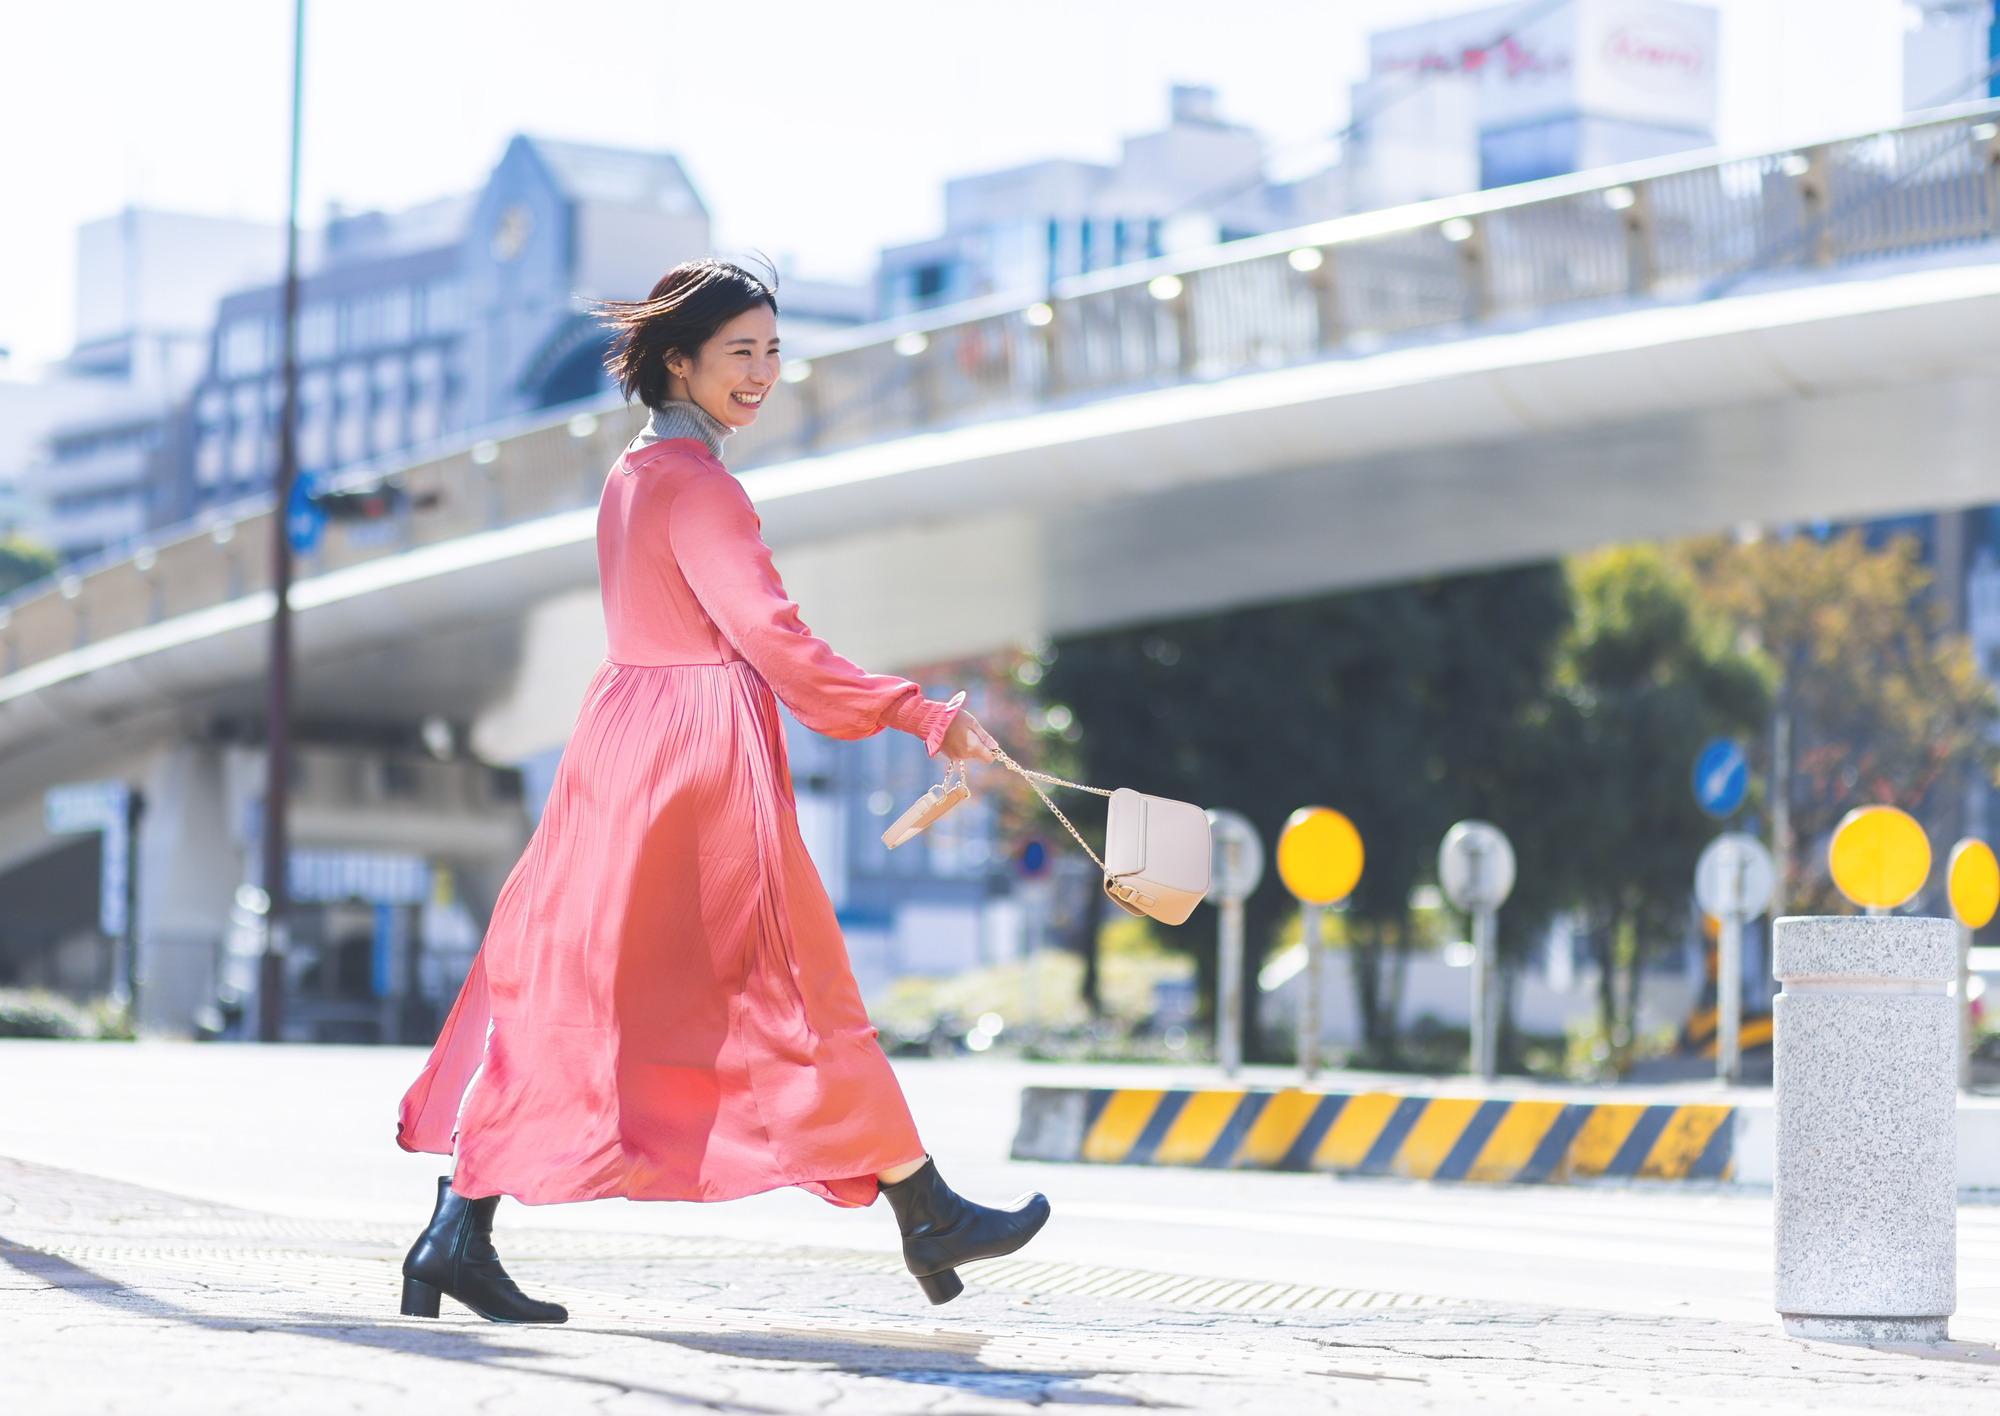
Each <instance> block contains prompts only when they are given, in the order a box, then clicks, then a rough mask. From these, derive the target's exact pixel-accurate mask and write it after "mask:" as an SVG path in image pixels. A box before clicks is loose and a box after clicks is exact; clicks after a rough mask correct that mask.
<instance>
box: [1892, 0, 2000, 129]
mask: <svg viewBox="0 0 2000 1416" xmlns="http://www.w3.org/2000/svg"><path fill="white" fill-rule="evenodd" d="M1903 20H1904V25H1905V29H1904V33H1903V111H1904V112H1906V113H1914V112H1916V111H1917V110H1918V109H1922V108H1937V107H1941V106H1942V105H1944V104H1948V103H1969V102H1974V101H1976V100H1978V99H1982V98H2000V29H1996V27H1995V26H1994V23H1993V0H1913V3H1910V4H1906V5H1904V6H1903Z"/></svg>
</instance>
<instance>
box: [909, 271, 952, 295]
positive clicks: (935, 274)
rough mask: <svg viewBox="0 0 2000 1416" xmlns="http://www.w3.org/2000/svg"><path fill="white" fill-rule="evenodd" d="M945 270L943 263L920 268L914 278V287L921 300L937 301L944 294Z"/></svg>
mask: <svg viewBox="0 0 2000 1416" xmlns="http://www.w3.org/2000/svg"><path fill="white" fill-rule="evenodd" d="M944 277H945V268H944V266H943V264H942V263H939V264H936V265H927V266H918V267H917V269H916V272H915V275H914V276H913V278H912V282H911V283H912V287H913V289H914V290H915V292H916V297H917V299H919V300H935V299H937V297H938V296H939V295H941V294H943V293H944Z"/></svg>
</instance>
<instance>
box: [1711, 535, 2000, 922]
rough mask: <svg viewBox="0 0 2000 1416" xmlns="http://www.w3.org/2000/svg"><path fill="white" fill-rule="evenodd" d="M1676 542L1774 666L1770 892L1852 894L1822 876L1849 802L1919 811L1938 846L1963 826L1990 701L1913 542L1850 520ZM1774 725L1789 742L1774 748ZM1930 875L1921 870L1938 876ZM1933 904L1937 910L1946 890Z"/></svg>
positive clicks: (1721, 611)
mask: <svg viewBox="0 0 2000 1416" xmlns="http://www.w3.org/2000/svg"><path fill="white" fill-rule="evenodd" d="M1676 554H1677V556H1678V558H1679V559H1680V560H1681V561H1682V563H1684V564H1685V565H1687V566H1688V567H1689V568H1690V571H1691V572H1692V574H1693V577H1694V581H1695V583H1696V584H1697V585H1698V586H1699V587H1700V590H1701V595H1702V598H1703V601H1704V603H1705V605H1706V606H1707V607H1708V608H1709V610H1710V611H1711V612H1712V613H1714V614H1716V615H1718V616H1721V617H1723V618H1725V619H1726V620H1727V621H1728V622H1729V623H1730V624H1732V625H1733V626H1734V627H1735V629H1736V632H1737V633H1738V635H1739V636H1740V637H1741V638H1743V639H1744V640H1745V641H1746V642H1750V643H1754V644H1757V645H1759V646H1761V648H1762V651H1763V653H1764V654H1765V655H1767V656H1768V657H1769V659H1770V660H1771V661H1772V663H1773V665H1774V666H1775V671H1776V675H1777V701H1776V712H1775V715H1774V718H1773V723H1772V730H1771V732H1770V733H1769V734H1768V735H1767V736H1766V737H1765V738H1764V741H1763V744H1762V745H1763V748H1764V753H1765V760H1764V762H1763V764H1762V765H1763V766H1764V768H1765V770H1766V773H1767V780H1772V781H1780V780H1782V781H1786V782H1788V788H1787V789H1786V790H1785V799H1786V806H1787V807H1788V812H1787V815H1788V817H1789V822H1788V827H1789V829H1787V830H1785V831H1784V833H1783V834H1784V835H1785V836H1786V837H1787V838H1788V840H1787V841H1786V842H1785V843H1784V848H1783V849H1782V851H1781V857H1782V858H1781V861H1780V891H1781V898H1780V905H1781V907H1782V908H1783V909H1785V910H1789V911H1792V912H1795V913H1800V912H1802V913H1811V914H1832V913H1845V912H1849V911H1851V910H1852V908H1853V907H1852V906H1851V905H1849V904H1848V903H1847V902H1846V901H1845V900H1844V899H1842V898H1841V896H1840V895H1839V893H1838V891H1836V890H1835V889H1834V887H1833V882H1832V881H1831V880H1830V879H1829V878H1828V875H1827V869H1826V853H1827V844H1828V842H1829V840H1830V838H1831V837H1832V834H1833V831H1834V828H1835V827H1836V826H1838V825H1839V824H1840V820H1841V818H1842V817H1843V816H1845V815H1846V814H1847V813H1848V812H1849V811H1851V810H1852V809H1853V808H1855V807H1857V806H1864V805H1868V804H1871V803H1877V802H1880V803H1887V804H1889V805H1892V806H1900V807H1902V808H1903V809H1904V810H1906V811H1909V812H1912V813H1913V814H1915V815H1917V816H1918V817H1919V818H1920V819H1922V820H1924V822H1925V823H1926V825H1927V826H1929V827H1930V829H1931V835H1932V847H1933V850H1934V851H1935V852H1937V853H1938V855H1939V858H1940V859H1942V853H1943V852H1944V851H1945V850H1948V849H1949V848H1950V845H1951V843H1952V841H1953V840H1954V839H1955V838H1956V837H1957V836H1958V835H1959V834H1960V833H1961V832H1962V831H1963V829H1964V824H1963V822H1962V821H1961V819H1960V815H1961V808H1962V802H1963V794H1964V790H1965V788H1966V787H1967V785H1968V784H1969V783H1970V782H1971V781H1972V780H1973V779H1974V778H1975V777H1976V776H1981V775H1986V776H1990V774H1991V773H1992V771H1993V769H1994V766H1995V749H1994V746H1993V743H1992V741H1991V736H1990V734H1991V730H1992V727H1993V725H1994V723H1995V721H1996V718H2000V703H1996V702H1995V699H1994V694H1993V688H1992V686H1991V685H1990V684H1989V683H1987V682H1986V681H1985V680H1984V679H1982V678H1981V677H1980V676H1979V673H1978V670H1977V667H1976V666H1975V665H1974V663H1973V661H1972V656H1971V654H1970V653H1969V652H1967V648H1966V643H1965V639H1964V637H1963V636H1962V635H1958V634H1952V633H1946V632H1944V625H1945V617H1946V613H1947V609H1946V607H1945V606H1943V605H1941V604H1939V603H1937V602H1936V600H1935V598H1934V597H1933V596H1932V595H1931V594H1930V587H1931V575H1930V572H1929V571H1928V570H1926V569H1925V568H1924V566H1923V564H1922V562H1921V560H1920V559H1919V549H1918V546H1917V544H1916V542H1915V541H1914V540H1912V539H1910V538H1907V537H1901V538H1898V539H1896V540H1894V541H1891V542H1890V543H1889V544H1888V545H1886V546H1883V547H1879V548H1871V547H1870V546H1869V545H1868V544H1867V543H1866V541H1865V540H1864V539H1863V538H1862V536H1861V534H1860V533H1859V532H1849V533H1847V534H1845V535H1842V536H1837V537H1833V538H1831V539H1828V540H1824V541H1822V540H1818V539H1815V538H1813V537H1810V536H1793V537H1788V538H1767V539H1764V540H1762V541H1758V542H1755V543H1753V544H1750V545H1738V544H1736V543H1734V542H1731V541H1727V540H1724V539H1721V538H1714V539H1708V540H1701V541H1695V542H1690V543H1687V544H1685V545H1683V546H1681V547H1679V548H1677V552H1676ZM1780 740H1782V741H1784V742H1785V744H1786V751H1785V752H1784V753H1783V760H1780V761H1775V762H1774V761H1773V760H1772V757H1773V755H1775V753H1776V744H1777V743H1778V742H1779V741H1780ZM1774 805H1775V803H1774ZM1941 876H1942V872H1941V871H1936V870H1934V871H1933V872H1932V889H1933V891H1935V890H1937V889H1939V888H1940V886H1941ZM1928 908H1930V909H1932V910H1933V911H1934V912H1941V911H1942V909H1943V904H1942V900H1941V899H1936V898H1934V899H1933V900H1931V901H1930V903H1929V906H1928Z"/></svg>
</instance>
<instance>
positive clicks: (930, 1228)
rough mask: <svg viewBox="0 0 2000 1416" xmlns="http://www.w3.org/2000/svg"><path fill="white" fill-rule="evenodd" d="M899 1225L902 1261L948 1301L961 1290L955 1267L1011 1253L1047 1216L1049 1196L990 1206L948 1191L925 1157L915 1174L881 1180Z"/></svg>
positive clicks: (935, 1297)
mask: <svg viewBox="0 0 2000 1416" xmlns="http://www.w3.org/2000/svg"><path fill="white" fill-rule="evenodd" d="M882 1193H883V1195H884V1196H886V1197H887V1199H888V1201H889V1207H890V1208H891V1209H893V1210H894V1211H895V1212H896V1222H897V1223H898V1224H899V1225H901V1226H902V1229H903V1262H904V1263H906V1264H908V1265H909V1267H910V1272H911V1273H913V1274H915V1275H916V1278H917V1286H918V1287H919V1288H921V1289H923V1290H924V1296H925V1297H926V1298H928V1299H930V1300H931V1302H932V1303H949V1302H950V1301H951V1300H952V1299H954V1298H956V1297H957V1296H958V1295H959V1294H961V1293H963V1292H964V1291H965V1285H964V1284H963V1283H962V1282H960V1281H959V1277H958V1274H957V1273H956V1272H955V1270H956V1269H957V1267H958V1266H959V1265H960V1264H965V1263H971V1262H972V1261H973V1260H974V1259H997V1258H999V1257H1000V1256H1001V1255H1002V1254H1011V1253H1013V1252H1014V1251H1015V1250H1016V1249H1018V1248H1020V1247H1021V1246H1022V1245H1024V1244H1026V1243H1027V1242H1028V1241H1029V1240H1030V1239H1032V1238H1034V1237H1035V1235H1036V1234H1038V1233H1040V1232H1041V1228H1042V1226H1043V1225H1044V1224H1047V1223H1048V1222H1049V1201H1048V1197H1047V1196H1046V1195H1043V1194H1041V1193H1039V1192H1035V1193H1031V1194H1026V1195H1023V1196H1021V1198H1020V1199H1018V1200H1016V1201H1014V1203H1013V1204H1011V1205H1009V1206H1007V1208H1006V1209H989V1208H987V1207H986V1206H985V1205H975V1204H974V1203H972V1201H970V1200H967V1199H963V1198H961V1197H960V1196H958V1195H956V1194H953V1193H952V1189H951V1187H950V1186H949V1185H947V1184H945V1183H944V1177H943V1176H941V1175H939V1174H938V1171H937V1164H936V1162H934V1161H932V1160H930V1159H929V1158H928V1157H926V1158H925V1160H924V1168H923V1169H922V1170H919V1171H918V1172H917V1173H916V1174H914V1175H911V1176H907V1177H905V1178H904V1179H901V1180H898V1181H897V1182H896V1183H895V1184H893V1185H884V1186H882Z"/></svg>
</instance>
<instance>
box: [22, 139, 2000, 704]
mask: <svg viewBox="0 0 2000 1416" xmlns="http://www.w3.org/2000/svg"><path fill="white" fill-rule="evenodd" d="M1996 238H2000V104H1993V103H1980V104H1967V105H1961V106H1959V107H1956V108H1950V109H1940V110H1936V111H1934V112H1933V113H1931V114H1928V115H1926V116H1925V117H1924V118H1923V119H1921V120H1919V121H1916V122H1912V123H1909V124H1906V125H1903V126H1901V127H1897V128H1893V129H1890V130H1887V131H1884V132H1878V133H1872V134H1867V135H1864V136H1861V137H1854V138H1845V139H1840V140H1836V141H1830V142H1825V143H1817V144H1812V145H1808V146H1805V147H1800V148H1795V149H1788V150H1785V151H1780V152H1769V153H1759V154H1755V155H1751V156H1743V157H1723V158H1717V157H1716V156H1715V155H1714V154H1712V153H1709V154H1693V155H1683V156H1679V157H1675V158H1665V159H1659V160H1655V161H1651V162H1644V163H1635V164H1631V165H1628V166H1624V167H1619V168H1610V169H1601V170H1598V171H1594V172H1586V173H1578V174H1575V175H1572V176H1566V177H1556V178H1550V179H1548V180H1546V181H1541V182H1532V183H1527V184H1524V185H1522V186H1519V187H1511V188H1504V189H1501V190H1497V191H1489V192H1476V193H1469V194H1467V195H1465V196H1461V197H1450V198H1445V199H1442V200H1439V201H1433V202H1425V203H1421V204H1418V205H1415V206H1407V207H1398V208H1394V209H1391V210H1387V211H1378V212H1366V213H1362V214H1360V215H1357V216H1350V217H1342V218H1340V219H1338V220H1334V221H1327V222H1322V223H1320V224H1318V225H1314V226H1308V227H1302V228H1299V229H1296V230H1292V231H1286V232H1280V233H1277V234H1275V235H1271V236H1262V237H1255V238H1252V239H1248V240H1243V241H1235V242H1231V243H1229V244H1228V245H1225V246H1218V247H1210V248H1207V249H1204V250H1201V251H1197V252H1190V253H1187V254H1184V255H1180V256H1174V257H1167V258H1164V259H1160V260H1154V261H1148V262H1144V263H1141V264H1137V265H1126V266H1118V267H1114V268H1112V269H1109V270H1104V271H1099V272H1096V273H1094V274H1090V275H1085V276H1079V277H1075V278H1072V279H1069V280H1064V281H1060V282H1058V283H1057V284H1056V285H1055V287H1054V288H1053V289H1052V290H1051V291H1049V292H1048V293H1047V294H1046V295H1040V294H1029V295H1025V296H1023V295H999V296H991V297H986V298H984V299H980V300H976V301H972V302H968V303H966V304H961V305H957V306H952V307H949V308H944V309H939V310H935V311H929V312H926V313H925V314H923V315H920V316H913V317H910V318H906V319H902V320H898V321H893V322H889V323H885V324H878V325H871V326H867V327H865V328H863V329H860V330H856V331H853V332H851V333H850V334H848V335H846V336H843V337H842V338H840V339H838V340H837V341H820V342H819V343H818V344H817V345H816V346H811V347H809V348H808V351H807V357H805V358H803V359H798V358H795V359H794V360H793V361H792V362H791V363H790V364H788V366H787V368H786V371H785V378H786V387H785V394H786V395H787V396H784V397H780V398H777V399H773V400H772V401H771V402H770V404H769V405H768V406H767V407H766V409H765V411H764V413H763V415H762V416H761V417H760V418H759V419H758V421H757V423H756V425H755V426H753V427H751V428H749V429H746V430H745V431H744V432H743V433H741V434H739V435H738V436H737V438H736V439H735V440H734V441H733V442H732V445H731V448H730V459H729V460H730V462H731V464H732V465H733V466H735V467H738V468H747V467H753V466H757V465H759V464H763V463H770V462H777V461H782V460H786V459H790V458H796V457H802V456H811V455H816V454H820V453H826V452H832V451H836V450H838V449H841V448H845V447H855V446H860V445H863V444H867V443H871V442H877V441H881V440H884V439H887V438H892V437H896V436H899V435H902V434H906V433H910V432H915V431H918V430H927V429H936V428H941V427H950V426H955V425H959V424H965V423H973V422H980V421H985V420H990V419H995V418H1003V417H1008V416H1012V415H1016V414H1021V413H1028V412H1033V411H1039V410H1044V409H1049V408H1056V407H1062V406H1065V405H1068V404H1075V403H1083V402H1089V401H1091V400H1094V399H1099V398H1104V397H1108V396H1112V395H1116V394H1119V393H1125V392H1136V391H1140V390H1145V389H1152V388H1164V387H1171V386H1173V385H1176V384H1183V383H1190V382H1206V381H1211V380H1215V379H1221V378H1227V377H1230V376H1232V375H1237V374H1243V373H1249V372H1255V371H1258V370H1262V369H1270V368H1276V367H1282V366H1285V365H1288V364H1298V363H1303V362H1308V361H1312V360H1317V359H1330V358H1348V357H1359V356H1362V355H1366V354H1369V353H1373V352H1375V351H1377V350H1379V349H1381V348H1383V347H1384V346H1385V345H1388V344H1390V343H1393V342H1396V341H1399V340H1408V339H1425V338H1437V337H1441V336H1450V335H1452V334H1457V333H1466V332H1470V331H1471V330H1473V329H1474V328H1476V327H1480V326H1486V327H1499V328H1504V327H1507V326H1508V325H1510V324H1526V323H1532V322H1535V321H1538V320H1546V319H1549V318H1551V317H1557V318H1562V317H1577V316H1581V315H1586V314H1591V313H1596V312H1598V311H1600V310H1609V309H1615V308H1621V307H1626V306H1629V305H1631V304H1633V303H1674V302H1688V301H1695V300H1701V299H1707V298H1715V297H1718V296H1721V295H1725V294H1728V293H1730V292H1731V291H1734V290H1739V289H1742V288H1745V287H1746V286H1754V285H1756V284H1758V283H1761V282H1770V281H1784V280H1800V279H1804V280H1810V279H1813V278H1817V277H1820V276H1823V275H1824V274H1825V273H1826V272H1828V271H1829V270H1830V269H1831V268H1834V267H1840V266H1851V265H1853V264H1855V263H1858V262H1865V261H1870V260H1880V259H1885V258H1892V257H1910V256H1918V255H1922V254H1924V253H1926V252H1933V251H1941V250H1945V249H1947V248H1951V247H1966V246H1971V245H1976V244H1980V243H1989V242H1994V241H1995V240H1996ZM637 423H638V418H637V415H636V413H635V412H634V411H632V410H628V409H623V408H619V407H617V406H615V405H609V404H599V405H595V406H593V407H592V408H591V409H590V410H589V411H585V412H576V411H575V410H574V409H572V410H570V412H569V414H568V416H566V417H564V418H563V419H561V420H559V421H553V422H548V423H544V424H541V425H539V426H529V427H526V428H524V429H523V430H521V431H517V432H505V433H503V432H501V431H499V430H489V431H488V432H487V433H486V434H485V435H484V436H482V437H480V438H479V440H478V441H476V442H470V443H467V444H464V445H461V446H459V447H456V448H453V449H450V450H447V451H444V452H442V453H441V454H439V455H436V456H430V457H423V458H414V459H412V460H411V462H410V464H409V465H408V466H407V468H406V469H405V470H403V471H402V472H401V473H400V474H399V476H400V480H401V482H402V483H403V486H404V489H405V491H406V492H407V494H408V500H407V501H406V502H405V504H404V505H403V506H402V508H401V509H400V510H399V511H398V513H397V514H396V516H395V517H393V518H391V519H388V520H385V521H383V522H379V523H359V524H357V523H346V524H336V525H334V526H331V527H329V528H328V534H327V538H326V540H325V542H324V543H323V544H322V546H321V547H320V548H319V549H318V550H317V551H316V552H314V553H313V554H312V555H311V556H308V557H306V558H305V559H304V560H303V562H302V564H301V565H300V573H301V574H302V576H311V575H314V574H318V573H321V572H323V571H327V570H332V569H336V568H338V567H339V566H342V565H347V564H352V563H354V562H356V561H359V560H367V559H373V558H374V557H377V556H381V555H386V554H392V553H394V552H397V551H401V550H407V549H410V548H412V547H414V546H419V545H425V544H430V543H433V542H436V541H441V540H448V539H451V538H453V537H456V536H462V535H465V534H468V533H471V532H475V531H480V530H486V529H492V528H496V527H499V526H504V525H508V524H511V523H514V522H517V521H522V520H527V519H530V518H533V517H537V516H544V515H548V514H550V513H552V512H556V511H562V510H568V509H571V508H574V507H578V506H583V505H587V504H589V503H590V502H591V501H593V500H594V499H595V497H596V495H597V491H598V488H599V486H600V485H601V483H602V480H603V476H604V469H605V468H606V467H607V466H608V465H609V463H610V462H611V460H612V459H613V457H615V455H616V452H617V449H618V448H619V447H620V446H622V445H623V443H624V442H625V441H626V440H628V439H629V438H630V436H631V435H632V432H633V431H634V429H635V428H636V426H637ZM268 518H269V509H268V505H262V504H257V503H249V504H245V505H244V506H241V507H239V508H236V509H234V510H233V511H232V512H231V513H229V514H227V515H225V516H223V517H222V518H221V519H219V520H218V519H216V518H213V517H212V518H210V519H209V520H208V521H205V522H203V523H202V524H200V525H190V526H184V527H181V528H177V529H175V530H172V531H165V532H161V533H159V535H158V536H157V538H156V539H154V540H153V541H152V542H151V543H149V544H148V545H147V546H144V547H142V548H140V549H138V550H137V551H136V552H132V551H122V552H118V553H114V554H113V555H110V556H107V557H103V558H100V559H99V561H97V562H96V563H94V564H89V565H84V566H79V567H72V568H71V569H69V570H68V571H66V572H65V573H64V574H63V575H62V576H61V577H59V578H58V579H57V580H56V581H53V582H43V583H42V584H40V585H37V586H30V587H27V588H26V589H24V590H22V591H21V592H18V593H17V594H16V595H14V596H12V597H9V598H8V599H7V600H5V601H0V678H4V675H6V674H11V673H14V672H15V671H17V670H18V669H21V668H24V667H26V666H28V665H30V664H33V663H37V662H40V661H42V660H44V659H47V658H50V657H52V656H54V655H56V654H60V653H63V652H66V651H68V650H71V649H75V648H78V647H81V646H83V645H85V644H89V643H93V642H96V641H99V640H101V639H103V638H105V637H106V636H108V635H111V634H116V633H118V632H120V631H122V630H127V629H134V628H138V627H140V626H143V625H145V624H149V623H153V622H157V621H159V620H161V619H164V618H169V617H172V616H175V615H180V614H185V613H188V612H189V611H191V610H195V609H200V608H203V607H206V606H209V605H214V604H219V603H222V602H223V601H225V600H229V599H234V598H237V597H240V596H242V595H245V594H250V593H254V592H256V591H259V590H263V589H266V588H268V579H267V573H266V567H265V562H266V560H267V556H266V553H265V550H264V548H265V546H266V545H267V544H268V539H269V534H270V532H269V520H268Z"/></svg>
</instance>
